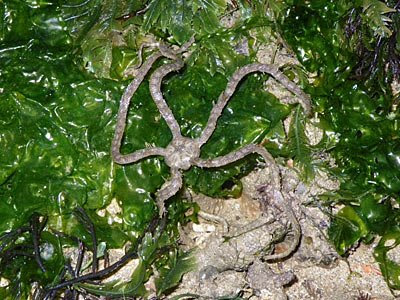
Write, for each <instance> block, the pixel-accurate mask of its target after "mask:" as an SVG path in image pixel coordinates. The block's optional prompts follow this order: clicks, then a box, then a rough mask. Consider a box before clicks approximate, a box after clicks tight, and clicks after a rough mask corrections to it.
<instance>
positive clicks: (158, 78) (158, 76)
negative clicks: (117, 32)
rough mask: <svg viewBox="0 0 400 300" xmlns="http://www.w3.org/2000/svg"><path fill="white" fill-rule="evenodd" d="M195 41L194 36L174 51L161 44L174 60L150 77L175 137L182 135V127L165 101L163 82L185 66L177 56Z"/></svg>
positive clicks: (154, 98) (151, 85)
mask: <svg viewBox="0 0 400 300" xmlns="http://www.w3.org/2000/svg"><path fill="white" fill-rule="evenodd" d="M193 42H194V37H192V38H191V39H190V40H189V41H188V42H186V43H185V44H183V45H182V47H180V48H179V49H178V50H176V51H173V50H171V49H170V48H169V47H168V46H166V45H164V44H160V47H159V49H160V52H161V53H162V54H163V56H165V57H168V58H170V59H172V60H173V62H172V63H169V64H166V65H164V66H161V67H159V68H158V69H157V70H155V71H154V73H153V74H152V75H151V77H150V93H151V96H152V98H153V100H154V102H155V103H156V105H157V108H158V110H159V111H160V114H161V116H162V117H163V118H164V120H165V122H166V123H167V125H168V127H169V129H170V130H171V132H172V136H173V138H174V139H175V138H179V137H181V136H182V135H181V129H180V127H179V124H178V122H177V121H176V119H175V117H174V115H173V114H172V111H171V109H170V108H169V106H168V104H167V102H166V101H165V99H164V97H163V95H162V92H161V82H162V80H163V78H164V77H165V76H167V75H168V74H169V73H171V72H176V71H178V70H180V69H181V68H182V67H183V66H184V63H183V60H182V59H181V58H180V57H179V56H177V54H178V53H182V52H185V51H186V50H187V49H188V48H189V47H190V46H191V45H192V44H193Z"/></svg>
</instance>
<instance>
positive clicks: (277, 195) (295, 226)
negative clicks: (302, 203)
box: [263, 189, 301, 260]
mask: <svg viewBox="0 0 400 300" xmlns="http://www.w3.org/2000/svg"><path fill="white" fill-rule="evenodd" d="M271 196H272V197H273V200H274V201H276V202H278V205H279V207H281V208H282V209H283V210H284V212H285V214H286V216H287V217H288V219H289V222H290V223H291V225H292V231H293V241H292V242H291V244H290V245H289V247H288V248H287V249H286V250H285V251H283V252H281V253H277V254H270V255H267V256H264V257H263V258H264V259H265V260H278V259H282V258H285V257H287V256H289V255H290V254H292V253H293V252H294V250H296V248H297V246H298V245H299V243H300V238H301V227H300V224H299V221H298V220H297V218H296V215H295V214H294V212H293V208H292V205H291V199H288V200H287V199H286V201H285V199H284V198H283V195H282V192H281V191H280V190H276V189H275V190H273V191H272V193H271Z"/></svg>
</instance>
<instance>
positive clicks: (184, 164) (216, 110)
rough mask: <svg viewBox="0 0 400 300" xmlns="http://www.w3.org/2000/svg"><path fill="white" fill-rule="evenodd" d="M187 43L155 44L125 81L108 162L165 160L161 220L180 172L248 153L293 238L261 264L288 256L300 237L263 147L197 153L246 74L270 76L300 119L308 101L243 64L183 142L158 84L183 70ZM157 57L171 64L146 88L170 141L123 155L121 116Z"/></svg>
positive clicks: (257, 67)
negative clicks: (293, 99) (292, 100)
mask: <svg viewBox="0 0 400 300" xmlns="http://www.w3.org/2000/svg"><path fill="white" fill-rule="evenodd" d="M193 42H194V39H193V38H192V39H191V40H190V41H189V42H187V43H186V44H184V45H183V46H182V47H181V48H179V49H178V50H173V49H171V48H170V47H168V46H167V45H165V44H162V43H157V44H155V45H156V46H157V47H158V51H157V52H155V53H154V54H152V55H151V56H150V57H149V58H148V59H147V60H146V61H145V62H144V63H143V64H142V65H141V66H140V68H139V69H138V73H137V76H136V78H135V79H134V80H133V81H132V82H131V84H129V86H128V87H127V88H126V90H125V92H124V94H123V95H122V98H121V104H120V108H119V111H118V117H117V126H116V129H115V135H114V138H113V141H112V146H111V154H112V157H113V160H114V161H115V162H116V163H118V164H129V163H134V162H136V161H138V160H140V159H142V158H145V157H148V156H154V155H159V156H163V157H164V158H165V162H166V164H167V165H168V166H169V167H170V169H171V177H170V178H169V180H167V181H166V182H165V183H164V184H163V185H162V187H161V188H160V190H159V191H158V192H157V204H158V206H159V210H160V216H161V215H163V214H164V213H165V208H164V202H165V201H166V200H167V199H169V198H170V197H172V196H174V195H175V194H176V193H177V192H178V191H179V189H180V188H181V187H182V174H181V171H182V170H188V169H189V168H190V167H192V166H197V167H200V168H216V167H221V166H225V165H228V164H230V163H233V162H235V161H237V160H239V159H242V158H244V157H245V156H247V155H249V154H251V153H257V154H259V155H260V156H262V158H263V160H264V162H265V163H266V164H267V165H268V167H269V168H270V169H271V171H272V173H273V174H274V176H273V182H271V183H270V186H271V189H270V196H271V197H274V198H275V199H276V200H278V203H279V205H280V206H281V207H282V209H284V211H285V212H286V214H287V216H288V218H289V220H290V222H291V223H292V230H293V231H294V233H295V242H294V243H293V245H292V246H291V247H290V248H289V249H288V250H287V251H285V252H283V253H279V254H272V255H270V256H268V257H266V259H267V260H271V259H279V258H283V257H286V256H288V255H289V254H290V253H291V252H293V250H294V249H295V248H296V246H297V244H298V241H299V238H300V226H299V224H298V221H297V219H296V217H295V215H294V213H293V210H292V208H291V206H290V203H289V202H287V201H285V200H284V199H283V196H282V193H281V184H280V173H279V170H278V167H277V165H276V164H275V162H274V159H273V157H272V156H271V155H270V154H269V153H268V151H267V150H266V149H265V148H263V147H262V146H259V145H256V144H250V145H246V146H244V147H242V148H241V149H239V150H236V151H234V152H232V153H229V154H227V155H224V156H221V157H217V158H213V159H201V158H200V150H201V146H202V145H204V144H205V143H206V142H207V141H208V139H209V138H210V137H211V135H212V134H213V132H214V130H215V127H216V125H217V121H218V119H219V117H220V116H221V114H222V111H223V109H224V107H225V106H226V105H227V103H228V101H229V99H230V98H231V97H232V95H233V93H234V92H235V90H236V87H237V85H238V84H239V82H240V81H241V80H242V79H243V78H244V77H245V76H246V75H248V74H250V73H254V72H262V73H268V74H270V75H272V77H274V78H275V79H276V80H278V81H279V82H280V83H281V84H282V85H283V86H284V87H286V88H287V89H288V90H289V91H291V92H292V93H293V94H295V95H296V96H297V98H298V102H299V103H300V105H301V106H302V107H303V109H304V112H305V113H306V114H310V113H311V103H310V98H309V96H308V95H307V94H305V93H304V92H303V91H302V90H301V89H300V88H299V87H298V86H297V85H296V84H295V83H294V82H292V81H290V80H289V79H288V78H287V77H286V76H285V75H283V74H282V73H281V72H280V71H279V70H278V68H276V67H275V66H273V65H267V64H260V63H253V64H249V65H246V66H244V67H241V68H239V69H238V70H237V71H236V72H235V73H234V74H233V75H232V77H231V78H230V80H229V82H228V84H227V87H226V89H225V90H224V91H223V92H222V93H221V95H220V96H219V98H218V101H217V103H216V104H215V105H214V107H213V108H212V110H211V113H210V117H209V119H208V122H207V125H206V126H205V128H204V129H203V131H202V134H201V135H200V137H199V138H197V139H190V138H187V137H183V136H182V135H181V131H180V127H179V124H178V122H177V121H176V119H175V117H174V115H173V114H172V111H171V109H170V108H169V107H168V104H167V102H166V101H165V99H164V97H163V94H162V92H161V83H162V80H163V78H164V77H165V76H167V75H168V74H169V73H171V72H176V71H178V70H180V69H181V68H182V67H183V66H184V62H183V60H182V58H181V55H180V54H181V53H183V52H185V51H187V50H188V48H189V47H190V46H191V45H192V44H193ZM141 49H142V47H141V48H140V54H141ZM161 57H166V58H169V59H171V62H170V63H168V64H165V65H163V66H161V67H159V68H157V69H156V70H155V71H154V72H153V74H152V76H151V77H150V82H149V86H150V93H151V96H152V98H153V100H154V102H155V103H156V105H157V108H158V110H159V112H160V114H161V116H162V117H163V118H164V120H165V121H166V123H167V125H168V127H169V128H170V130H171V132H172V136H173V138H172V141H171V142H170V144H169V145H168V146H167V147H166V148H165V149H164V148H159V147H150V148H146V149H141V150H138V151H135V152H133V153H131V154H126V155H123V154H121V153H120V147H121V141H122V137H123V133H124V131H125V125H126V116H127V112H128V107H129V102H130V99H131V98H132V95H133V94H134V93H135V92H136V90H137V89H138V87H139V85H140V84H141V83H142V81H143V80H144V78H145V76H146V75H147V73H148V72H149V71H150V69H151V67H152V65H153V64H154V63H155V62H156V61H157V59H159V58H161ZM140 63H141V60H140Z"/></svg>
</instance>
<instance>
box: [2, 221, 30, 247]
mask: <svg viewBox="0 0 400 300" xmlns="http://www.w3.org/2000/svg"><path fill="white" fill-rule="evenodd" d="M29 230H30V228H29V227H28V226H23V227H20V228H18V229H15V230H13V231H10V232H6V233H4V234H2V235H1V236H0V241H1V240H5V241H4V242H3V243H2V244H1V245H0V252H2V251H3V249H4V248H5V247H7V245H8V244H9V243H10V242H11V241H12V240H15V239H17V238H18V237H19V236H20V235H21V234H22V233H25V232H27V231H29Z"/></svg>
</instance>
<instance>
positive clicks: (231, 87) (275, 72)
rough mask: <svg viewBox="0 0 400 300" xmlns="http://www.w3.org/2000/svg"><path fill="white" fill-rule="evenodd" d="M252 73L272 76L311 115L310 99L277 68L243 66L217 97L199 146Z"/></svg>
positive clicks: (211, 131) (263, 65) (257, 65)
mask: <svg viewBox="0 0 400 300" xmlns="http://www.w3.org/2000/svg"><path fill="white" fill-rule="evenodd" d="M254 72H262V73H267V74H270V75H272V77H274V78H275V79H276V80H278V81H279V82H280V83H281V84H282V85H283V86H284V87H285V88H287V89H288V90H289V91H291V92H292V93H293V94H295V95H296V96H297V97H298V102H299V103H300V105H301V106H302V107H303V109H304V112H305V113H306V114H307V115H308V114H310V113H311V103H310V97H309V96H308V95H307V94H306V93H304V92H303V91H302V90H301V89H300V88H299V87H298V86H297V85H296V84H295V83H294V82H293V81H291V80H290V79H289V78H287V77H286V76H285V75H284V74H283V73H282V72H280V71H279V69H278V68H277V67H275V66H274V65H268V64H261V63H253V64H249V65H245V66H244V67H241V68H239V69H238V70H237V71H236V72H235V73H234V74H233V75H232V77H231V79H230V80H229V82H228V84H227V86H226V89H225V91H223V92H222V93H221V94H220V96H219V97H218V101H217V103H216V104H215V105H214V107H213V108H212V110H211V113H210V117H209V119H208V122H207V125H206V127H205V128H204V129H203V132H202V134H201V136H200V137H199V138H198V141H199V143H200V145H204V144H205V143H206V142H207V141H208V139H209V138H210V137H211V135H212V134H213V132H214V130H215V127H216V126H217V121H218V119H219V117H220V116H221V114H222V111H223V109H224V107H225V106H226V104H227V103H228V101H229V99H230V98H231V97H232V95H233V93H234V92H235V90H236V87H237V86H238V84H239V82H240V81H241V80H242V79H243V77H245V76H246V75H248V74H250V73H254Z"/></svg>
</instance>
